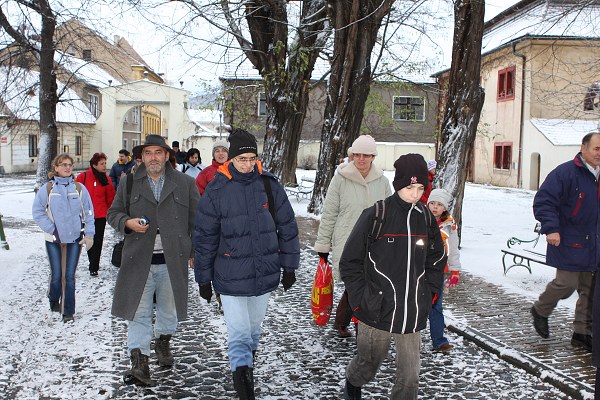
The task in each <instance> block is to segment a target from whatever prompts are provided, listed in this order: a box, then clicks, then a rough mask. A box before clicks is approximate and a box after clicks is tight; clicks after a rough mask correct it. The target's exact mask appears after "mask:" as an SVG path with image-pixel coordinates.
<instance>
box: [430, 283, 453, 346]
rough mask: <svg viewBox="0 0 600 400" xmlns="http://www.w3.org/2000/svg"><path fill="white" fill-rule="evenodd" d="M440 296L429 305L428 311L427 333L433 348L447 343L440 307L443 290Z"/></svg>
mask: <svg viewBox="0 0 600 400" xmlns="http://www.w3.org/2000/svg"><path fill="white" fill-rule="evenodd" d="M439 296H440V297H438V299H437V300H436V302H435V303H434V304H433V306H432V307H431V311H429V333H430V334H431V344H432V345H433V348H434V349H437V348H438V347H440V346H441V345H443V344H445V343H448V339H446V338H445V337H444V327H445V324H444V309H443V307H442V299H443V297H444V294H443V290H441V291H440V295H439Z"/></svg>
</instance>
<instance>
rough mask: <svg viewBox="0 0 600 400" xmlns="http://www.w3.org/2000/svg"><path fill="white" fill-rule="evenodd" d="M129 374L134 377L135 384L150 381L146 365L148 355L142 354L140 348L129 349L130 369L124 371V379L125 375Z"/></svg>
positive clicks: (144, 383) (148, 369)
mask: <svg viewBox="0 0 600 400" xmlns="http://www.w3.org/2000/svg"><path fill="white" fill-rule="evenodd" d="M128 375H131V376H133V377H134V378H135V381H134V382H133V383H135V384H136V385H144V386H145V385H149V384H151V383H152V379H150V366H149V365H148V356H147V355H144V354H142V351H141V350H140V349H133V350H131V370H129V371H127V372H126V373H125V381H126V382H127V376H128Z"/></svg>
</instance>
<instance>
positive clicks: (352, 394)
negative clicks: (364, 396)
mask: <svg viewBox="0 0 600 400" xmlns="http://www.w3.org/2000/svg"><path fill="white" fill-rule="evenodd" d="M360 388H361V387H360V386H354V385H353V384H351V383H350V381H349V380H348V379H346V386H344V400H360V399H361V393H360V392H361V389H360Z"/></svg>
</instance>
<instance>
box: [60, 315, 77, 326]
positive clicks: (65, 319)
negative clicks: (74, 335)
mask: <svg viewBox="0 0 600 400" xmlns="http://www.w3.org/2000/svg"><path fill="white" fill-rule="evenodd" d="M62 321H63V322H64V323H65V324H66V323H67V322H73V321H75V318H73V316H72V315H71V314H64V315H63V318H62Z"/></svg>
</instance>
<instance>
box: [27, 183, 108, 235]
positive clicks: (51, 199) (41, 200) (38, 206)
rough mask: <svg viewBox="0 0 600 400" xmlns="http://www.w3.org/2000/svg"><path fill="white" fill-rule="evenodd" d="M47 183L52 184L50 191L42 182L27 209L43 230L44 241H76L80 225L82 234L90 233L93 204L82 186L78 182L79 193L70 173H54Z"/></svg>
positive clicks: (91, 229) (93, 226)
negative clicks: (61, 175)
mask: <svg viewBox="0 0 600 400" xmlns="http://www.w3.org/2000/svg"><path fill="white" fill-rule="evenodd" d="M49 184H51V185H52V189H51V191H50V195H48V190H47V189H46V185H44V186H42V187H41V188H40V189H39V190H38V192H37V194H36V195H35V199H34V201H33V206H32V212H31V213H32V216H33V220H34V221H35V222H36V224H38V226H39V227H40V228H41V229H42V230H43V231H44V233H45V235H44V236H45V239H46V241H48V242H53V241H57V242H58V243H74V242H75V241H80V240H81V229H82V227H83V225H85V231H84V233H85V235H86V236H88V237H93V236H94V233H95V232H96V229H95V225H94V206H93V205H92V199H91V198H90V194H89V193H88V191H87V189H86V188H85V186H83V185H81V193H79V191H78V190H77V187H76V186H75V183H74V180H73V177H72V176H68V177H59V176H55V177H53V178H52V179H50V182H49ZM56 233H58V237H56V238H55V237H53V235H54V236H56V235H55V234H56Z"/></svg>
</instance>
